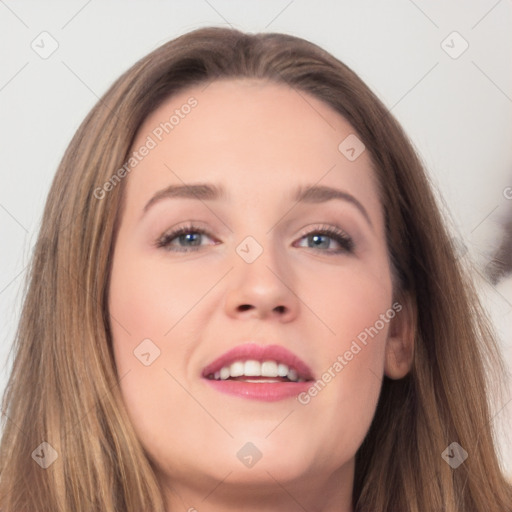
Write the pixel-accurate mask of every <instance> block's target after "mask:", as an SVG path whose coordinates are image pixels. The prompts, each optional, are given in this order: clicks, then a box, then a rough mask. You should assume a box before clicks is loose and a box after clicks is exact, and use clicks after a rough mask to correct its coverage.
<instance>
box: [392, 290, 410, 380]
mask: <svg viewBox="0 0 512 512" xmlns="http://www.w3.org/2000/svg"><path fill="white" fill-rule="evenodd" d="M392 309H393V310H394V311H396V315H395V316H394V317H393V318H392V319H391V321H390V323H389V324H390V325H389V331H388V338H387V340H386V361H385V365H384V373H385V374H386V376H387V377H389V378H390V379H401V378H402V377H405V376H406V375H407V374H408V373H409V371H410V369H411V367H412V363H413V359H414V338H415V334H416V311H417V309H416V303H415V301H414V300H413V298H412V297H411V295H410V294H409V293H401V294H400V295H399V297H398V299H397V300H396V301H394V302H393V308H392Z"/></svg>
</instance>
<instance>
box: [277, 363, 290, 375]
mask: <svg viewBox="0 0 512 512" xmlns="http://www.w3.org/2000/svg"><path fill="white" fill-rule="evenodd" d="M288 370H289V368H288V365H286V364H283V363H279V364H278V365H277V375H279V377H286V376H287V375H288Z"/></svg>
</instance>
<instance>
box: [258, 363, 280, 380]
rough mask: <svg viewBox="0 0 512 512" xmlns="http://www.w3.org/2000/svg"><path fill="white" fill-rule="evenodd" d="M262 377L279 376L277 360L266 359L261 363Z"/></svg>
mask: <svg viewBox="0 0 512 512" xmlns="http://www.w3.org/2000/svg"><path fill="white" fill-rule="evenodd" d="M261 375H262V377H277V363H276V362H275V361H265V362H263V363H261Z"/></svg>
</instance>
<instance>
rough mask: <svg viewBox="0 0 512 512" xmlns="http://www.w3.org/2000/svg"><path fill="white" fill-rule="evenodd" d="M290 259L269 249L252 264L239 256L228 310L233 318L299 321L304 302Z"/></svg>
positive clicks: (266, 248)
mask: <svg viewBox="0 0 512 512" xmlns="http://www.w3.org/2000/svg"><path fill="white" fill-rule="evenodd" d="M285 258H286V255H285V254H283V253H282V252H281V253H278V250H277V249H276V248H272V247H265V248H263V252H262V253H261V254H260V255H259V256H258V257H257V258H256V259H255V260H254V261H252V262H251V263H249V262H248V261H246V260H244V259H243V258H242V257H240V256H239V255H238V254H236V255H235V260H234V261H235V265H234V267H235V268H233V270H232V271H231V272H230V273H229V278H228V279H229V284H228V290H227V292H226V298H225V309H226V313H227V314H228V316H230V317H232V318H258V319H273V318H275V319H277V320H279V321H280V322H290V321H292V320H293V319H294V318H296V316H297V314H298V310H299V307H300V300H299V298H298V296H297V294H296V292H295V290H294V289H293V287H294V283H295V279H294V278H293V271H292V269H290V266H289V264H287V262H286V261H285Z"/></svg>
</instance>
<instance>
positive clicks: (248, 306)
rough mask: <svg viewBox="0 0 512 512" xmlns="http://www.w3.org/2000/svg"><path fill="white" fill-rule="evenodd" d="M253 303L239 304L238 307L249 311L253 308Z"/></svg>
mask: <svg viewBox="0 0 512 512" xmlns="http://www.w3.org/2000/svg"><path fill="white" fill-rule="evenodd" d="M251 307H252V306H251V305H250V304H242V305H241V306H238V309H240V311H247V310H248V309H251Z"/></svg>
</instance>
